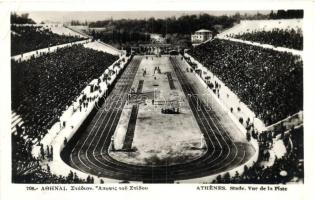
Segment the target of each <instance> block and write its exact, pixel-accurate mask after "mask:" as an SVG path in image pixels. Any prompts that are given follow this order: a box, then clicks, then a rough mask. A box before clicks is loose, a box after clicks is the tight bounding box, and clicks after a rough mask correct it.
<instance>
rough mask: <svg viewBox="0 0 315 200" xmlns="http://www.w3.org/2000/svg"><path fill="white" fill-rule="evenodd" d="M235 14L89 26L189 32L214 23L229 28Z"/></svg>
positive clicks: (104, 23)
mask: <svg viewBox="0 0 315 200" xmlns="http://www.w3.org/2000/svg"><path fill="white" fill-rule="evenodd" d="M236 17H237V16H236V15H233V16H226V15H223V16H212V15H209V14H200V15H184V16H181V17H179V18H176V17H169V18H166V19H155V18H154V17H151V18H149V19H132V20H126V19H120V20H112V19H110V20H102V21H96V22H91V23H90V24H89V27H90V28H95V27H111V28H112V29H116V30H128V31H129V32H142V33H144V32H149V33H158V34H167V33H171V34H172V33H178V34H191V33H193V32H195V31H196V30H198V29H201V28H204V29H209V30H214V27H215V25H221V26H222V27H223V28H229V27H231V26H232V25H233V24H234V23H235V22H236Z"/></svg>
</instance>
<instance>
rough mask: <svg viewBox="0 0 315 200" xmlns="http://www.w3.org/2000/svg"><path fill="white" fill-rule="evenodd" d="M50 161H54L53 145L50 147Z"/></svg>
mask: <svg viewBox="0 0 315 200" xmlns="http://www.w3.org/2000/svg"><path fill="white" fill-rule="evenodd" d="M50 159H51V160H53V159H54V150H53V147H52V145H51V146H50Z"/></svg>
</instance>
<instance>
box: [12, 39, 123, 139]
mask: <svg viewBox="0 0 315 200" xmlns="http://www.w3.org/2000/svg"><path fill="white" fill-rule="evenodd" d="M117 59H118V57H116V56H113V55H111V54H107V53H104V52H101V51H96V50H92V49H87V48H84V47H83V46H82V45H73V46H72V47H65V48H61V49H59V50H57V51H56V52H53V53H49V54H45V55H43V56H40V57H37V58H31V59H29V60H27V61H23V62H16V61H14V60H12V62H11V76H12V77H11V81H12V82H11V83H12V87H11V95H12V110H14V111H15V112H16V113H18V114H19V115H20V116H21V118H22V119H23V121H24V125H23V127H22V129H23V131H21V132H23V134H24V135H25V137H27V138H29V139H30V140H32V141H34V139H36V140H37V141H39V140H40V139H41V138H42V137H44V135H45V134H46V133H47V130H48V129H49V128H51V126H52V125H53V124H54V123H55V122H57V121H58V120H59V118H60V116H61V114H62V112H63V111H64V110H66V108H67V107H68V106H69V105H71V104H72V102H73V101H74V100H75V98H76V97H78V96H79V95H80V93H81V91H82V90H83V89H84V88H85V87H86V86H87V85H88V83H89V82H91V81H92V80H93V79H95V78H98V77H99V76H100V75H101V74H102V73H103V72H104V71H105V70H106V69H107V67H109V66H110V65H111V64H112V63H113V62H114V61H115V60H117Z"/></svg>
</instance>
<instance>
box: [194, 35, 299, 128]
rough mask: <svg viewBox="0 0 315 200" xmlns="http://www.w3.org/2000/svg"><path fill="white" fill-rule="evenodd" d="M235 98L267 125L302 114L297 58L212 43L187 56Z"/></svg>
mask: <svg viewBox="0 0 315 200" xmlns="http://www.w3.org/2000/svg"><path fill="white" fill-rule="evenodd" d="M188 53H189V54H190V55H191V56H193V57H194V58H195V59H197V60H198V61H199V62H200V63H202V64H203V65H204V66H205V67H207V68H209V70H210V71H212V72H213V73H214V74H215V75H216V76H217V77H218V78H219V79H221V80H222V81H223V82H224V83H225V84H226V86H227V87H229V88H230V89H231V90H232V91H233V92H234V93H236V94H237V95H238V97H239V98H240V100H241V101H242V102H244V103H245V104H246V105H248V106H249V108H250V109H251V110H252V111H253V112H254V113H255V114H256V117H258V118H259V119H261V120H263V121H264V123H265V124H266V125H270V124H273V123H275V122H277V121H279V120H282V119H284V118H286V117H288V116H289V115H292V114H294V113H296V112H298V111H300V110H303V62H302V60H301V58H300V57H299V56H295V55H292V54H291V53H287V52H278V51H275V50H272V49H267V48H262V47H258V46H254V45H249V44H244V43H239V42H233V41H229V40H220V39H214V40H213V41H211V42H208V43H205V44H202V45H200V46H198V47H196V48H194V49H192V50H190V51H189V52H188Z"/></svg>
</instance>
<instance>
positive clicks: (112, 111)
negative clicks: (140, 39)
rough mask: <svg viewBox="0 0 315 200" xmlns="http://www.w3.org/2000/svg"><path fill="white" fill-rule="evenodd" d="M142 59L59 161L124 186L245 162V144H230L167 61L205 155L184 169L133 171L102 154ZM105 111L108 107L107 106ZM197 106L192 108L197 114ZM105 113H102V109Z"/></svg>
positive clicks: (143, 168)
mask: <svg viewBox="0 0 315 200" xmlns="http://www.w3.org/2000/svg"><path fill="white" fill-rule="evenodd" d="M141 59H142V57H140V56H136V57H134V58H133V60H132V61H131V62H130V64H129V65H128V66H127V68H126V70H125V71H124V72H123V74H122V76H121V77H120V79H119V80H118V81H117V83H116V85H115V87H114V89H113V90H112V92H111V93H110V94H109V96H108V97H107V99H108V101H107V102H109V103H104V105H103V106H102V108H101V109H99V110H98V111H97V113H96V114H95V116H94V117H93V119H92V120H91V122H89V123H88V124H87V125H86V127H84V128H83V129H81V130H80V131H79V132H78V133H76V134H79V135H80V137H77V139H74V141H72V144H73V145H69V146H71V147H69V148H68V150H67V151H65V152H64V155H63V157H67V159H65V161H66V162H67V163H68V164H69V165H70V166H72V167H73V168H76V169H78V170H80V171H82V172H86V173H89V174H93V175H97V176H100V177H107V178H113V179H118V180H126V181H128V180H129V181H143V182H159V183H167V182H174V181H176V180H183V179H190V178H198V177H203V176H207V175H212V174H216V173H219V172H222V171H226V170H229V169H233V168H235V167H236V166H239V165H241V164H243V163H244V162H246V161H247V160H248V159H249V158H250V157H251V156H252V155H250V153H248V149H249V148H252V147H251V146H250V145H248V144H245V143H236V142H234V141H233V140H232V138H231V137H230V136H229V134H228V133H227V131H226V130H225V129H224V128H223V126H222V125H221V122H220V120H219V118H218V117H217V115H216V113H214V112H213V111H211V110H210V109H208V108H207V106H206V105H205V104H203V103H202V101H200V100H199V99H198V97H196V96H194V98H190V94H195V89H194V87H193V86H192V85H191V83H190V82H189V81H188V80H187V77H186V75H185V73H184V71H182V69H181V67H180V61H179V60H178V59H179V58H177V57H172V58H170V64H171V65H172V66H173V69H174V73H175V75H176V76H177V77H178V80H179V82H180V85H181V87H182V89H183V91H184V93H185V95H186V97H187V100H188V102H189V105H190V107H191V109H192V111H193V114H194V117H195V119H196V121H197V123H198V125H199V127H200V130H201V132H202V133H203V135H204V138H205V142H206V144H207V147H208V150H207V152H206V153H205V154H204V155H203V156H202V157H200V158H198V159H196V160H193V161H191V162H189V163H185V164H176V165H170V166H168V165H167V163H165V165H164V166H136V165H131V164H126V163H122V162H119V161H117V160H115V159H113V158H112V157H110V156H109V154H108V149H109V147H110V143H111V137H112V135H113V134H114V132H115V129H116V126H117V124H118V121H119V118H120V115H121V112H122V109H117V108H119V107H121V106H123V105H124V103H125V101H126V98H127V95H126V94H127V93H128V92H129V90H130V88H131V85H132V82H133V79H134V77H135V75H136V73H137V70H138V67H139V65H140V62H141ZM108 105H110V106H108ZM197 105H198V108H197ZM105 107H106V108H107V109H105Z"/></svg>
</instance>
